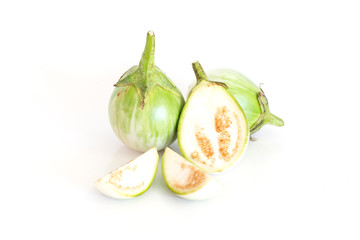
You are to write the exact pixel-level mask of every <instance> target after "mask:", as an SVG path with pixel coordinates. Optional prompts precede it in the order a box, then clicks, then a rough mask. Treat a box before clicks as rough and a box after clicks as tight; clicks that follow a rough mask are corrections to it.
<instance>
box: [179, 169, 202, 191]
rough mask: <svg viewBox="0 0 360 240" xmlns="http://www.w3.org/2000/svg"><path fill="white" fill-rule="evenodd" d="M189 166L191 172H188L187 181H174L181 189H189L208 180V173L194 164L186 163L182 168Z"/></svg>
mask: <svg viewBox="0 0 360 240" xmlns="http://www.w3.org/2000/svg"><path fill="white" fill-rule="evenodd" d="M184 168H188V169H189V170H190V173H189V174H188V176H187V178H186V180H185V182H181V183H179V182H176V183H174V185H175V187H176V188H178V189H181V190H189V189H192V188H195V187H197V186H199V185H200V184H202V183H203V182H204V181H205V180H206V173H205V172H202V171H201V170H199V169H197V168H195V167H194V166H190V165H187V164H185V163H182V164H181V169H184Z"/></svg>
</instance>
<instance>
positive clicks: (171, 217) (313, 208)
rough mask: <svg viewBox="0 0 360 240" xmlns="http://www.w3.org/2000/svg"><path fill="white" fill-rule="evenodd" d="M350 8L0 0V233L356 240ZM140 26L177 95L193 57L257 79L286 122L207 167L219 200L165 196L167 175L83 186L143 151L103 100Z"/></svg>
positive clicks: (356, 40)
mask: <svg viewBox="0 0 360 240" xmlns="http://www.w3.org/2000/svg"><path fill="white" fill-rule="evenodd" d="M357 4H358V1H346V0H342V1H316V0H312V1H307V0H305V1H226V0H222V1H179V2H171V1H37V0H33V1H7V2H5V1H4V2H1V3H0V27H1V28H0V31H1V37H0V43H1V45H0V81H1V85H0V98H1V99H0V104H1V106H0V107H1V112H2V114H1V126H0V136H1V149H0V157H1V162H0V184H1V185H0V186H1V195H2V197H1V199H0V203H1V204H0V221H1V223H0V224H1V230H0V238H1V239H106V238H112V239H144V238H145V239H147V238H149V237H152V239H195V238H201V239H360V232H359V231H360V230H359V226H360V217H359V216H360V207H359V205H360V204H359V203H360V196H359V195H360V194H359V191H360V173H359V172H360V157H359V153H358V151H359V142H360V141H359V134H360V132H359V127H358V124H359V121H360V120H359V103H358V102H359V97H358V94H359V90H358V89H359V88H358V86H359V85H358V83H359V82H360V69H359V67H360V47H359V46H360V31H359V29H360V14H359V11H360V7H359V6H358V5H357ZM148 30H153V31H154V32H155V35H156V58H155V61H156V64H157V66H159V67H160V68H161V69H162V70H163V71H164V72H165V73H166V74H167V75H168V76H169V77H170V78H171V79H172V80H173V81H174V82H175V83H176V84H177V86H178V87H179V89H180V90H181V91H182V92H183V93H184V95H185V94H186V92H187V88H188V86H189V85H190V84H191V83H192V82H193V81H194V79H195V77H194V74H193V72H192V68H191V63H192V62H193V61H195V60H198V61H200V63H201V64H202V66H203V67H204V69H205V70H210V69H214V68H219V67H228V68H233V69H236V70H238V71H240V72H242V73H243V74H245V75H246V76H248V77H249V78H250V79H252V80H253V81H254V82H255V83H257V84H259V83H264V85H263V89H264V91H265V93H266V95H267V97H268V99H269V102H270V109H271V111H272V112H273V113H274V114H276V115H278V116H280V117H282V118H283V119H284V121H285V126H284V127H282V128H277V127H273V126H266V127H264V128H263V129H262V130H261V131H260V132H259V133H257V134H256V136H255V137H256V138H257V139H258V140H257V141H255V142H250V144H249V147H248V150H247V152H246V154H245V156H244V158H243V159H242V161H241V162H240V163H239V164H238V165H237V166H236V167H235V168H233V169H231V170H229V171H228V172H225V173H223V174H220V175H216V177H217V178H218V179H219V180H220V181H222V182H223V183H224V185H225V186H226V188H225V191H224V192H223V194H222V195H220V196H218V197H216V198H214V199H210V200H207V201H200V202H193V201H187V200H184V199H181V198H179V197H177V196H175V195H173V194H172V193H171V192H170V191H169V190H168V189H167V188H166V186H165V183H164V181H163V179H162V176H161V171H158V174H157V176H156V178H155V181H154V183H153V185H152V187H151V188H150V189H149V190H148V191H147V192H146V193H145V194H143V195H141V196H140V197H138V198H135V199H131V200H113V199H110V198H107V197H105V196H104V195H102V194H101V193H99V192H97V191H96V189H95V188H94V187H93V183H94V181H95V180H97V179H98V178H99V177H102V176H103V175H105V174H106V173H108V172H109V171H111V170H113V169H115V168H117V167H119V166H120V165H122V164H123V163H125V162H127V161H129V160H131V159H132V158H134V157H136V156H138V155H139V154H140V153H139V152H136V151H133V150H130V149H128V148H127V147H126V146H124V145H123V144H122V143H121V142H120V140H118V139H117V138H116V136H115V135H114V133H113V132H112V129H111V127H110V124H109V121H108V116H107V105H108V100H109V98H110V94H111V92H112V90H113V84H114V83H116V81H117V80H118V78H119V77H120V76H121V75H122V74H123V73H124V72H125V71H126V70H127V69H128V68H130V67H131V66H133V65H136V64H138V61H139V60H140V56H141V54H142V51H143V48H144V46H145V38H146V32H147V31H148ZM171 147H172V148H174V149H175V150H177V149H178V148H177V143H176V142H175V143H174V144H173V145H172V146H171ZM160 154H161V152H160ZM159 170H160V168H159Z"/></svg>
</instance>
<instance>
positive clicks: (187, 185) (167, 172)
mask: <svg viewBox="0 0 360 240" xmlns="http://www.w3.org/2000/svg"><path fill="white" fill-rule="evenodd" d="M162 173H163V177H164V180H165V183H166V185H167V186H168V188H169V189H170V190H171V191H172V192H174V193H175V194H176V195H178V196H179V197H182V198H185V199H190V200H204V199H208V198H211V197H214V196H215V195H217V194H218V193H219V192H220V191H221V190H222V188H223V185H222V184H221V183H220V182H218V181H217V180H216V179H215V178H214V177H212V176H211V175H209V174H208V173H206V172H205V171H203V170H201V169H200V168H198V167H196V166H195V165H193V164H192V163H190V162H189V161H187V160H186V159H184V158H183V157H181V156H180V155H179V154H178V153H176V152H175V151H173V150H171V149H170V148H166V149H165V151H164V154H163V157H162Z"/></svg>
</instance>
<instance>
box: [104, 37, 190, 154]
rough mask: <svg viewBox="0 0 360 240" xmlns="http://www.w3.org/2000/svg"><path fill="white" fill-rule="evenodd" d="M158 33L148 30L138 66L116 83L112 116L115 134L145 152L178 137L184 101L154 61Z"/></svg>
mask: <svg viewBox="0 0 360 240" xmlns="http://www.w3.org/2000/svg"><path fill="white" fill-rule="evenodd" d="M154 52H155V35H154V33H153V32H151V31H150V32H148V34H147V40H146V46H145V50H144V53H143V55H142V58H141V60H140V63H139V65H136V66H133V67H132V68H130V69H129V70H128V71H127V72H126V73H125V74H124V75H123V76H121V78H120V80H119V81H118V82H117V83H116V84H115V87H116V88H115V89H114V91H113V93H112V95H111V98H110V103H109V118H110V123H111V126H112V128H113V130H114V132H115V134H116V135H117V136H118V137H119V138H120V139H121V141H122V142H123V143H125V145H127V146H128V147H130V148H132V149H135V150H138V151H141V152H145V151H147V150H149V149H150V148H151V147H156V148H157V149H158V150H162V149H164V148H165V147H166V146H168V145H170V144H171V143H172V142H174V141H175V139H176V130H177V124H178V119H179V116H180V113H181V110H182V108H183V106H184V104H185V100H184V98H183V96H182V94H181V92H180V91H179V90H178V89H177V88H176V86H175V85H174V83H173V82H172V81H171V80H170V79H169V78H168V77H167V76H166V75H165V74H164V73H163V72H162V71H161V70H160V69H159V68H158V67H157V66H155V64H154Z"/></svg>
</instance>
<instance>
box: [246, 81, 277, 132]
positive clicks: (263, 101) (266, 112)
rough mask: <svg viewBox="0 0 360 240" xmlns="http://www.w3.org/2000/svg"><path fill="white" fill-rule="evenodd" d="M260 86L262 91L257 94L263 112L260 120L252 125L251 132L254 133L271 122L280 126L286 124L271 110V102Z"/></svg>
mask: <svg viewBox="0 0 360 240" xmlns="http://www.w3.org/2000/svg"><path fill="white" fill-rule="evenodd" d="M259 88H260V91H259V92H258V94H257V95H258V100H259V104H260V110H261V113H260V117H259V118H258V120H257V121H256V122H255V123H254V124H253V125H252V126H251V129H250V133H251V134H254V133H255V132H257V131H259V130H260V128H261V127H262V126H264V125H265V124H270V125H274V126H278V127H280V126H284V121H283V120H282V119H281V118H279V117H277V116H275V115H274V114H272V113H271V112H270V109H269V102H268V100H267V98H266V96H265V93H264V91H263V90H262V89H261V86H260V87H259Z"/></svg>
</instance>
